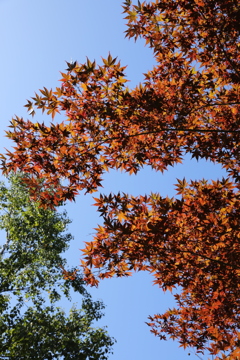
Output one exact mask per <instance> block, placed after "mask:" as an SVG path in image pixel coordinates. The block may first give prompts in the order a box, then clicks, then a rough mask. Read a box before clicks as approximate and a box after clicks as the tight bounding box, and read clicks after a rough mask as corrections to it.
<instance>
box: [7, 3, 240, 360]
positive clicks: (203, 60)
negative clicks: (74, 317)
mask: <svg viewBox="0 0 240 360" xmlns="http://www.w3.org/2000/svg"><path fill="white" fill-rule="evenodd" d="M123 9H124V13H125V15H126V19H127V30H126V36H127V37H128V38H134V39H135V40H136V39H137V38H138V37H142V38H143V39H145V41H146V44H147V45H148V46H150V47H151V49H152V51H153V56H154V57H155V60H156V64H155V66H154V67H153V69H152V70H151V71H149V72H147V73H146V74H145V79H144V81H143V83H142V84H140V85H139V86H137V87H135V88H133V89H129V88H128V87H127V86H126V82H127V79H126V76H125V74H124V71H125V67H124V66H122V65H121V64H120V62H118V61H117V59H116V58H112V56H111V55H109V56H108V58H107V59H103V63H102V64H101V65H99V66H97V65H96V63H95V62H91V61H90V60H89V59H88V60H87V62H86V64H82V65H81V64H78V63H76V62H75V63H73V64H68V69H67V72H66V73H62V79H61V86H60V87H58V88H56V89H55V91H52V90H48V89H46V88H44V89H43V90H40V93H39V94H36V95H35V97H33V98H32V99H31V100H30V101H28V104H27V105H26V107H27V108H28V110H29V112H31V114H32V115H35V109H41V110H42V111H43V112H47V114H49V115H51V116H52V118H54V116H55V115H56V113H62V112H63V113H64V114H65V119H64V121H62V122H60V123H54V122H52V123H50V124H44V123H39V122H36V123H34V122H32V121H30V120H27V121H25V120H23V119H21V118H18V117H16V118H14V119H13V120H12V122H11V126H10V128H11V129H10V130H9V131H8V132H7V136H8V137H9V138H11V139H12V140H13V141H14V142H15V149H14V151H13V152H8V153H7V155H6V156H5V157H3V170H4V172H9V171H12V170H14V171H16V170H21V171H23V172H25V173H28V174H31V176H28V177H27V178H26V181H27V182H28V184H29V187H30V188H31V190H32V195H33V197H35V198H37V199H40V201H41V202H42V204H45V205H50V206H54V204H58V203H59V202H60V201H64V200H66V199H70V200H72V199H74V198H75V196H76V194H77V193H78V192H79V191H81V190H84V191H86V192H94V191H96V190H97V189H98V187H99V186H101V182H102V175H103V174H104V172H106V171H108V170H109V169H121V170H123V171H126V172H129V173H130V174H132V173H137V172H138V171H139V170H140V169H141V168H142V167H143V166H146V165H149V166H151V167H152V168H153V169H155V170H157V171H162V172H164V171H165V170H167V169H168V167H169V166H174V165H175V164H177V163H179V162H181V161H182V159H183V157H184V155H185V154H190V155H191V156H192V158H195V159H197V160H198V159H208V160H210V161H212V162H213V163H220V164H221V165H222V166H223V168H224V169H225V170H226V171H227V173H228V177H227V178H226V179H219V180H218V181H209V182H207V181H205V180H201V181H193V182H191V183H190V184H187V183H186V181H185V180H184V179H183V180H178V183H177V194H178V195H179V197H177V198H176V199H169V198H163V197H161V195H160V194H151V195H144V196H139V197H133V196H130V195H127V194H115V195H113V194H110V195H109V196H103V195H101V196H100V197H99V198H96V199H95V201H96V206H97V207H98V211H100V213H101V215H102V216H103V219H104V223H103V225H102V226H99V227H98V228H97V229H96V235H95V237H94V239H93V241H91V242H89V243H86V247H85V249H84V250H83V251H84V260H83V261H82V266H83V268H84V271H85V278H86V281H87V282H88V283H89V284H92V285H96V284H97V283H98V281H99V279H103V278H106V277H112V276H115V275H116V276H126V275H129V274H130V271H131V270H136V271H140V270H147V271H150V272H151V273H152V274H153V276H154V278H155V280H154V282H155V284H157V285H159V286H160V287H161V288H162V289H164V290H167V289H174V288H176V289H177V290H176V291H177V294H176V295H175V298H176V301H177V306H176V308H174V309H171V310H169V311H167V312H166V313H165V314H162V315H154V316H152V317H150V320H149V325H150V327H151V331H152V332H153V333H154V334H156V335H157V336H159V337H160V338H163V339H165V337H166V335H170V337H172V338H176V339H178V341H179V342H180V344H181V345H182V346H184V347H186V346H192V347H194V348H196V349H197V351H198V352H203V351H209V352H210V353H212V354H218V355H217V356H219V357H224V356H227V357H228V359H236V358H237V357H238V356H240V350H239V348H240V346H239V345H240V334H239V327H240V321H239V309H240V286H239V275H240V262H239V259H240V244H239V242H240V235H239V225H240V221H239V219H240V212H239V208H240V198H239V189H240V186H239V181H240V132H239V128H240V126H239V125H240V117H239V114H240V99H239V92H240V84H239V83H240V67H239V64H240V38H239V31H240V25H239V24H240V11H239V2H238V1H237V0H214V1H213V0H189V1H185V0H175V1H173V0H161V1H160V0H156V1H155V2H144V3H142V4H141V3H138V5H132V4H131V2H130V1H128V0H127V1H126V2H125V3H124V4H123ZM37 178H38V179H39V178H40V179H42V183H41V186H40V185H39V181H38V180H37ZM43 184H44V191H38V190H39V189H42V185H43ZM53 189H54V190H53ZM92 269H93V270H94V271H92ZM96 270H97V274H96Z"/></svg>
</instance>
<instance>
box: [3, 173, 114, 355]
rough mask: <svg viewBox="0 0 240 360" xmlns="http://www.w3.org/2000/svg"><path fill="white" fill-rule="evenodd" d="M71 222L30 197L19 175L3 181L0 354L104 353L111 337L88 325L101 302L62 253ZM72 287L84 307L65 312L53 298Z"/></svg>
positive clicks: (98, 312) (96, 315)
mask: <svg viewBox="0 0 240 360" xmlns="http://www.w3.org/2000/svg"><path fill="white" fill-rule="evenodd" d="M69 222H70V221H69V219H68V218H67V216H66V213H62V214H60V213H59V212H57V211H56V210H49V209H43V208H41V207H39V204H38V203H36V202H34V201H32V200H30V197H29V193H28V190H27V188H26V185H24V184H23V183H22V182H21V176H20V175H12V176H11V177H10V187H9V188H7V187H6V186H5V185H4V184H3V183H2V184H1V186H0V228H1V230H2V238H3V239H4V238H5V242H4V243H3V245H2V246H1V248H0V359H19V360H21V359H39V360H45V359H80V360H90V359H91V360H94V359H96V360H98V359H99V360H104V359H107V354H108V353H109V352H110V351H111V347H112V345H113V340H112V339H111V338H110V337H109V336H108V334H107V332H106V330H105V329H102V328H96V329H95V328H93V327H92V323H93V322H94V321H96V320H98V319H100V318H101V317H102V315H103V314H102V311H101V310H102V309H103V308H104V306H103V304H102V303H101V302H99V301H97V302H93V301H92V300H91V297H90V295H89V294H88V293H87V291H86V290H85V288H84V286H83V285H84V284H83V281H82V279H81V275H80V274H79V272H78V271H76V269H70V270H66V266H67V265H66V260H65V259H64V258H63V257H62V253H63V252H64V251H66V250H67V248H68V246H69V242H70V240H72V236H71V235H70V234H68V233H66V228H67V225H68V224H69ZM4 231H5V232H4ZM66 274H70V275H71V274H74V276H73V277H71V276H64V275H66ZM71 290H74V291H75V292H77V293H79V296H80V295H82V297H83V301H82V308H81V309H80V310H78V309H76V308H75V307H72V309H71V310H70V312H69V314H68V315H67V314H65V312H64V311H63V310H62V309H60V308H59V307H57V306H56V304H55V303H56V301H59V300H60V299H61V298H62V297H63V296H64V297H66V298H67V299H68V300H70V299H71V298H70V292H71Z"/></svg>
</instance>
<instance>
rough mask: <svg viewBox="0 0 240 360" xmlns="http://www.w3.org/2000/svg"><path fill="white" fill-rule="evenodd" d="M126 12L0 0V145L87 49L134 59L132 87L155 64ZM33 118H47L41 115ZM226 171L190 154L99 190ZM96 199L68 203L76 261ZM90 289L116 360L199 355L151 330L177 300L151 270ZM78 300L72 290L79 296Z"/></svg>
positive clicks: (103, 5) (94, 4)
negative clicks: (30, 104) (29, 103)
mask: <svg viewBox="0 0 240 360" xmlns="http://www.w3.org/2000/svg"><path fill="white" fill-rule="evenodd" d="M121 13H122V8H121V1H120V0H115V1H110V0H88V1H83V0H58V1H57V0H41V1H34V0H0V39H1V50H2V51H1V58H0V72H1V89H0V99H1V122H0V131H1V143H0V151H1V152H4V147H7V148H8V149H9V148H10V147H11V143H10V141H9V140H8V139H7V138H6V137H5V136H4V131H5V130H6V129H7V126H8V124H9V121H10V120H11V118H12V117H13V116H14V115H15V114H16V115H18V116H23V117H24V118H26V117H27V113H26V109H25V108H24V107H23V105H25V104H26V99H29V98H30V97H31V96H34V92H35V91H36V92H37V91H38V89H40V88H43V86H45V87H47V88H54V87H56V86H58V84H59V83H58V80H59V79H60V77H61V76H60V73H59V72H60V71H64V69H65V68H66V63H65V61H71V60H73V61H75V60H77V61H78V62H85V59H86V56H87V57H88V58H89V59H90V60H94V59H96V61H97V62H98V63H99V62H100V61H101V56H102V57H105V58H106V57H107V55H108V52H109V51H110V52H111V54H112V56H114V57H116V56H118V58H119V59H120V60H121V63H122V65H128V68H127V70H126V71H127V74H128V78H129V80H131V82H130V83H129V86H130V87H131V86H134V85H136V84H138V83H139V82H140V81H141V80H142V79H143V75H142V73H144V72H147V70H149V69H151V67H152V65H153V64H154V60H153V58H152V53H151V51H150V50H149V49H148V48H146V47H144V44H143V42H142V41H139V42H137V43H134V41H129V40H127V39H125V38H124V31H125V30H126V28H125V25H124V24H125V22H126V21H125V20H123V15H122V14H121ZM39 116H40V115H39ZM35 119H36V121H37V120H38V119H39V120H40V121H42V118H41V116H40V117H39V118H38V115H37V116H36V117H35ZM222 175H224V172H223V170H221V167H220V166H214V165H212V164H210V163H207V162H203V161H200V162H198V163H197V162H196V161H190V159H189V158H187V159H186V160H185V161H184V163H183V164H182V165H178V166H176V167H174V168H171V169H169V171H167V172H166V173H164V174H163V175H162V174H160V173H156V172H154V171H152V170H151V169H147V168H146V169H143V170H142V171H141V172H140V173H139V174H138V175H137V176H135V175H133V176H129V175H126V174H123V173H120V172H116V171H112V172H110V173H109V174H106V176H105V181H104V183H103V185H104V188H103V189H101V192H102V193H106V194H107V193H109V192H111V191H112V192H117V191H124V192H127V193H129V194H133V195H139V194H145V193H150V192H151V191H152V192H160V193H161V194H162V195H169V196H173V195H174V186H173V184H175V183H176V178H180V179H181V178H183V177H184V176H185V177H186V179H187V180H189V179H202V178H203V177H204V178H212V179H216V178H218V177H221V176H222ZM94 196H96V194H94ZM92 204H93V200H92V196H90V195H87V196H84V195H83V194H80V195H79V197H78V199H77V201H76V203H70V204H68V205H67V206H66V210H67V211H68V214H69V217H70V218H71V219H72V224H71V226H70V228H69V230H70V231H71V232H72V234H73V235H74V237H75V240H74V242H73V244H72V246H71V248H70V250H69V252H68V259H69V263H71V264H72V265H78V264H79V259H80V256H81V253H80V251H79V249H80V248H83V242H84V241H90V240H91V236H92V234H93V232H94V230H93V228H94V227H96V225H97V224H98V223H99V222H100V221H101V220H100V219H99V217H98V214H97V213H96V210H95V207H93V206H92ZM89 290H90V292H91V293H92V294H93V297H94V298H95V299H102V300H103V302H104V303H105V304H106V310H105V313H106V316H105V317H104V318H103V319H102V321H101V325H104V324H105V325H107V326H108V330H109V333H110V335H112V336H114V337H115V338H116V339H117V344H116V345H115V347H114V355H113V356H111V357H110V360H130V359H131V360H135V359H136V360H146V359H152V360H155V359H161V360H165V359H167V360H176V358H177V359H178V360H183V359H186V358H188V359H193V358H194V359H197V357H196V356H195V355H194V354H193V353H191V355H190V356H188V351H187V352H186V351H183V350H182V349H180V348H178V344H177V342H172V341H167V342H163V341H161V342H160V341H159V340H158V338H156V337H154V336H153V335H152V334H150V332H149V328H148V326H147V325H146V324H145V321H147V317H148V315H153V314H155V313H161V312H164V311H165V310H166V309H167V308H168V307H170V306H171V305H172V304H173V299H172V297H171V294H169V293H165V294H164V293H163V292H162V291H161V290H160V289H159V288H157V287H156V286H153V285H152V278H151V277H150V275H148V274H146V273H138V274H134V276H132V277H129V278H124V279H109V280H104V281H103V282H101V284H100V286H99V288H98V289H89ZM78 301H79V299H77V298H74V297H73V302H76V303H77V302H78ZM63 306H65V304H64V303H63Z"/></svg>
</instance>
